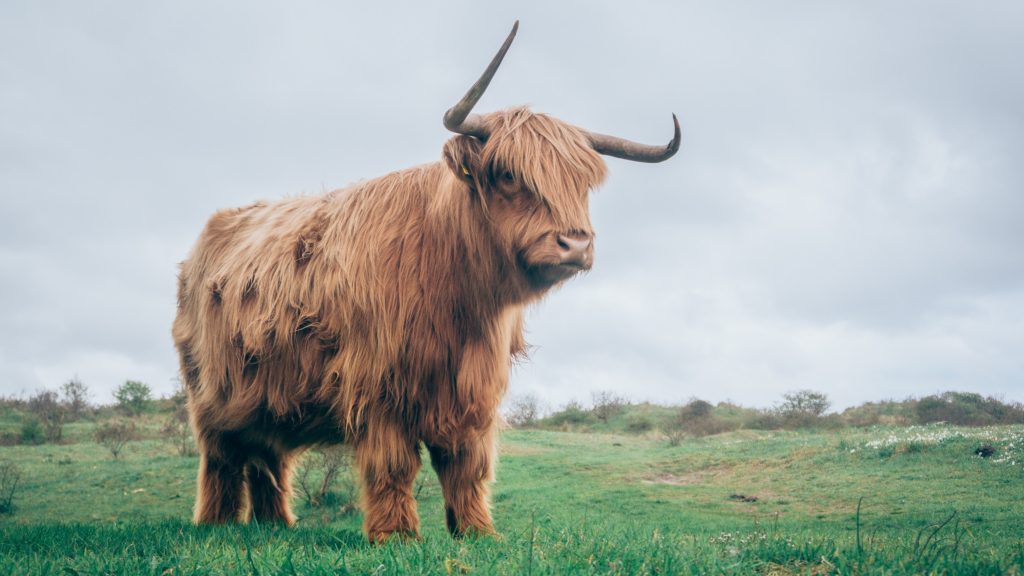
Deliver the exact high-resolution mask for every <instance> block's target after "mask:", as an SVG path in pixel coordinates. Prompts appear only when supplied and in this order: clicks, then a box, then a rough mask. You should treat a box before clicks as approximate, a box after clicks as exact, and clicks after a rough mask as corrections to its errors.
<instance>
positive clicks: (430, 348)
mask: <svg viewBox="0 0 1024 576" xmlns="http://www.w3.org/2000/svg"><path fill="white" fill-rule="evenodd" d="M486 119H487V122H488V125H489V127H490V131H491V134H490V137H489V138H488V139H487V141H486V142H481V141H480V140H478V139H476V138H473V137H471V136H455V137H454V138H452V139H451V140H449V141H448V142H447V143H446V144H445V146H444V153H443V162H436V163H433V164H427V165H424V166H420V167H416V168H410V169H407V170H403V171H400V172H395V173H392V174H389V175H387V176H383V177H381V178H377V179H375V180H370V181H368V182H365V183H361V184H357V185H355V186H352V187H350V188H346V189H343V190H336V191H333V192H330V193H327V194H325V195H322V196H315V197H301V198H292V199H287V200H283V201H280V202H275V203H272V204H264V203H257V204H253V205H251V206H248V207H245V208H240V209H232V210H222V211H220V212H218V213H216V214H215V215H214V216H213V217H212V218H211V219H210V221H209V223H208V224H207V226H206V229H205V230H204V231H203V233H202V235H201V236H200V238H199V241H198V243H197V244H196V246H195V248H194V249H193V251H192V253H191V254H190V256H189V257H188V259H187V260H186V261H185V262H183V263H182V265H181V274H180V276H179V287H178V315H177V318H176V319H175V322H174V330H173V332H174V341H175V343H176V345H177V348H178V351H179V354H180V359H181V367H182V373H183V376H184V381H185V383H186V388H187V391H188V395H189V410H190V412H191V416H192V427H193V429H194V431H195V434H196V438H197V439H198V443H199V447H200V451H201V460H200V467H199V482H198V484H199V486H198V497H197V501H196V508H195V520H196V521H197V522H226V521H244V520H246V519H247V518H248V517H250V516H252V517H255V518H257V519H259V520H264V521H281V522H285V523H291V522H293V516H292V513H291V511H290V509H289V495H290V491H291V489H290V476H291V465H292V463H293V462H294V459H295V456H296V455H297V454H298V453H299V452H300V451H301V450H302V449H303V448H304V447H307V446H310V445H312V444H317V443H334V442H345V443H348V444H350V445H352V446H353V447H354V450H355V453H356V461H357V463H358V467H359V469H360V472H361V476H362V485H363V500H364V510H365V530H366V532H367V535H368V536H369V537H370V539H371V540H374V541H380V540H383V539H385V538H387V537H388V536H389V535H390V534H393V533H401V534H409V535H415V534H418V530H419V526H418V524H419V520H418V516H417V513H416V502H415V499H414V498H413V494H412V483H413V479H414V478H415V476H416V473H417V471H418V470H419V468H420V445H421V444H423V445H425V446H426V447H427V449H428V451H429V453H430V457H431V458H430V460H431V463H432V465H433V466H434V468H435V470H436V471H437V475H438V478H439V480H440V483H441V486H442V489H443V493H444V500H445V508H446V516H447V522H448V528H449V530H450V531H451V532H452V534H455V535H459V534H463V533H466V532H477V533H490V532H492V531H493V527H492V522H491V515H490V511H489V504H488V482H489V481H490V480H492V478H493V474H494V465H495V457H496V454H495V431H496V429H497V427H498V424H499V417H498V415H497V411H498V405H499V403H500V402H501V399H502V396H503V394H504V392H505V389H506V385H507V382H508V373H509V368H510V363H511V361H512V358H513V357H514V356H516V355H521V354H523V352H524V349H525V343H524V340H523V307H524V305H526V304H528V303H529V302H531V301H533V300H536V299H537V298H539V297H540V296H542V295H543V294H544V292H545V291H547V290H548V289H549V288H551V287H552V286H553V285H555V284H557V283H559V282H561V281H563V280H565V279H566V278H568V277H570V276H571V275H572V274H573V273H574V272H575V271H578V269H573V270H569V271H566V270H563V269H562V268H560V267H559V266H558V263H559V260H558V258H559V256H558V240H557V239H558V236H559V234H563V235H571V236H573V237H582V238H588V239H589V238H591V237H592V236H593V231H592V229H591V225H590V219H589V213H588V207H587V198H588V193H589V191H590V190H592V189H593V188H594V187H596V186H597V185H599V184H600V183H601V181H602V180H603V178H604V175H605V164H604V161H603V160H602V159H601V157H600V156H599V155H598V154H597V153H596V152H594V151H593V149H592V148H591V146H590V145H589V144H588V141H587V140H586V137H585V135H584V134H583V132H581V131H580V130H579V129H577V128H575V127H573V126H571V125H569V124H566V123H564V122H561V121H559V120H557V119H555V118H551V117H548V116H545V115H542V114H534V113H532V112H530V111H529V110H527V109H525V108H517V109H511V110H507V111H503V112H495V113H492V114H490V115H487V117H486Z"/></svg>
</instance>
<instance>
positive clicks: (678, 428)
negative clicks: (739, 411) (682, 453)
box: [666, 398, 739, 446]
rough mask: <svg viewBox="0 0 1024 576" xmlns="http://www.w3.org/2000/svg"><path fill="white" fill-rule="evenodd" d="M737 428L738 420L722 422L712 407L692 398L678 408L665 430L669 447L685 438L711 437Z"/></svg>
mask: <svg viewBox="0 0 1024 576" xmlns="http://www.w3.org/2000/svg"><path fill="white" fill-rule="evenodd" d="M738 427H739V421H738V420H723V419H721V418H717V417H716V416H715V415H714V406H712V405H711V404H709V403H708V402H705V401H704V400H700V399H698V398H694V399H692V400H690V401H689V402H687V403H686V404H685V405H683V406H682V407H680V408H679V411H678V412H677V413H676V416H675V418H674V419H673V420H672V421H671V422H669V424H668V426H667V430H666V436H667V437H668V441H669V445H671V446H677V445H678V444H679V443H680V442H681V441H682V439H683V438H684V437H685V436H696V437H698V438H699V437H702V436H711V435H713V434H721V433H722V432H728V431H729V430H735V429H736V428H738Z"/></svg>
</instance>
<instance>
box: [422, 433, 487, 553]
mask: <svg viewBox="0 0 1024 576" xmlns="http://www.w3.org/2000/svg"><path fill="white" fill-rule="evenodd" d="M494 436H495V435H494V431H493V429H492V430H490V431H488V432H485V433H484V434H483V435H481V436H479V437H476V438H474V439H472V440H467V441H466V442H465V443H463V444H462V445H460V446H457V447H453V448H445V447H439V446H428V449H429V450H430V463H431V465H432V466H433V467H434V470H436V471H437V478H438V480H439V481H440V483H441V491H442V493H443V494H444V509H445V519H446V522H447V524H448V531H449V532H451V534H452V536H455V537H460V536H462V535H464V534H494V533H495V532H494V523H493V522H492V521H491V503H490V489H489V484H490V482H492V481H493V480H494V463H495V452H496V448H495V443H494V440H495V438H494Z"/></svg>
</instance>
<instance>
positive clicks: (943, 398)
mask: <svg viewBox="0 0 1024 576" xmlns="http://www.w3.org/2000/svg"><path fill="white" fill-rule="evenodd" d="M914 412H915V414H916V416H917V422H918V423H919V424H928V423H931V422H948V423H950V424H956V425H958V426H988V425H991V424H1018V423H1022V422H1024V406H1021V405H1020V404H1007V403H1004V402H1002V401H1000V400H998V399H996V398H992V397H987V398H986V397H983V396H982V395H981V394H975V393H972V392H943V393H942V394H937V395H932V396H925V397H924V398H921V399H920V400H918V401H917V404H916V405H915V406H914Z"/></svg>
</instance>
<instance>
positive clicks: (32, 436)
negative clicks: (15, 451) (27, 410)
mask: <svg viewBox="0 0 1024 576" xmlns="http://www.w3.org/2000/svg"><path fill="white" fill-rule="evenodd" d="M43 442H46V432H44V431H43V423H42V422H40V420H39V418H37V417H35V416H27V417H25V419H24V420H22V422H21V443H22V444H42V443H43Z"/></svg>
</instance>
